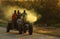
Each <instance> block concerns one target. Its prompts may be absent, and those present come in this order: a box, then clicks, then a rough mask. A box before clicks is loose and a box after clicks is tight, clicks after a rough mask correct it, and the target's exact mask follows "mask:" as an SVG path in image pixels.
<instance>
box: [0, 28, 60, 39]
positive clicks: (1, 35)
mask: <svg viewBox="0 0 60 39" xmlns="http://www.w3.org/2000/svg"><path fill="white" fill-rule="evenodd" d="M0 39H60V37H55V36H49V35H42V34H37V33H33V35H28V34H22V35H19V34H18V31H11V32H9V33H6V28H2V27H0Z"/></svg>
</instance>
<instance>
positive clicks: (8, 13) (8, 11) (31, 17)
mask: <svg viewBox="0 0 60 39" xmlns="http://www.w3.org/2000/svg"><path fill="white" fill-rule="evenodd" d="M14 10H16V11H17V10H19V11H20V12H21V13H22V12H23V11H24V10H26V13H27V16H26V20H27V21H29V22H31V23H32V22H35V21H37V19H38V16H37V13H36V12H35V11H34V9H32V10H27V9H25V8H20V7H18V6H8V7H6V8H4V9H3V11H4V15H5V18H6V19H8V20H9V19H10V20H11V18H12V14H13V13H14ZM40 16H41V15H40Z"/></svg>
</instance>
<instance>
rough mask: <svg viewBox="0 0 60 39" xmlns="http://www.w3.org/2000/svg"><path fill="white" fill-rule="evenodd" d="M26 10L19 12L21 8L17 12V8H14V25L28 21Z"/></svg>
mask: <svg viewBox="0 0 60 39" xmlns="http://www.w3.org/2000/svg"><path fill="white" fill-rule="evenodd" d="M26 15H27V13H26V11H25V10H24V11H23V13H22V14H21V12H19V10H18V11H17V13H16V10H14V14H13V15H12V22H13V24H14V26H16V24H22V23H23V24H24V22H25V21H26Z"/></svg>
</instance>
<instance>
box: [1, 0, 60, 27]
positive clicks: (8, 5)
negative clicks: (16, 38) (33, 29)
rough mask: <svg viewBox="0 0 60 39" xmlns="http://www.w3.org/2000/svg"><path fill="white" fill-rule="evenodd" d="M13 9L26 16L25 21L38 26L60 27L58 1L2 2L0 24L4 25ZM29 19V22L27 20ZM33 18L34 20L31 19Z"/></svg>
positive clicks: (8, 0) (19, 0) (59, 0)
mask: <svg viewBox="0 0 60 39" xmlns="http://www.w3.org/2000/svg"><path fill="white" fill-rule="evenodd" d="M14 9H17V10H18V9H19V10H20V11H23V10H24V9H25V10H26V11H27V13H30V14H31V15H29V14H28V16H27V20H29V21H30V22H31V20H33V23H35V24H37V25H39V26H54V27H59V26H60V0H28V1H27V0H2V1H0V22H1V23H6V22H7V20H8V19H10V18H11V15H12V13H13V10H14ZM29 16H30V17H31V20H30V19H28V18H30V17H29ZM32 18H34V19H32Z"/></svg>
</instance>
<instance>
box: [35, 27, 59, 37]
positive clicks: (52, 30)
mask: <svg viewBox="0 0 60 39" xmlns="http://www.w3.org/2000/svg"><path fill="white" fill-rule="evenodd" d="M35 32H36V33H39V34H45V35H52V36H57V37H60V28H52V27H50V28H49V27H47V28H46V27H39V28H38V29H36V31H35Z"/></svg>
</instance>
